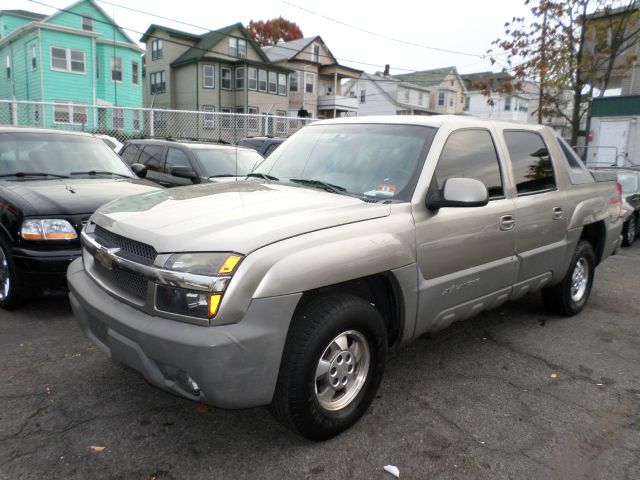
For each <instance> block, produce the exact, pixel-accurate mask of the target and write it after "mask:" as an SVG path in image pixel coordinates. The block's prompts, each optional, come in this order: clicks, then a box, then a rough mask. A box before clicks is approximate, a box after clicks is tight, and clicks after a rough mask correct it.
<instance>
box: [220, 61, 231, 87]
mask: <svg viewBox="0 0 640 480" xmlns="http://www.w3.org/2000/svg"><path fill="white" fill-rule="evenodd" d="M224 70H227V71H228V72H229V88H227V87H225V86H224V83H223V82H224V75H223V73H222V72H223V71H224ZM220 90H233V68H231V67H223V66H220Z"/></svg>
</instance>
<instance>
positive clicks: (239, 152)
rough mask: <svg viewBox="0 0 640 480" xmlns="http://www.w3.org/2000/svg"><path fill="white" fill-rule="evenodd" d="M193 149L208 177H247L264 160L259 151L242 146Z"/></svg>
mask: <svg viewBox="0 0 640 480" xmlns="http://www.w3.org/2000/svg"><path fill="white" fill-rule="evenodd" d="M193 151H194V152H195V154H196V157H198V160H200V163H201V164H202V168H203V169H204V172H205V175H206V176H208V177H215V176H232V177H245V176H246V175H247V174H248V173H249V172H251V170H253V169H254V168H255V166H256V165H258V163H260V162H261V161H262V160H263V159H262V156H261V155H260V154H259V153H257V152H255V151H253V150H244V149H240V148H197V149H194V150H193Z"/></svg>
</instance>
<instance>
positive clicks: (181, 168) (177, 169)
mask: <svg viewBox="0 0 640 480" xmlns="http://www.w3.org/2000/svg"><path fill="white" fill-rule="evenodd" d="M120 156H121V157H122V158H123V159H124V161H125V162H127V163H128V164H130V165H132V164H134V163H140V164H142V165H144V166H145V167H146V168H147V177H146V178H147V179H148V180H151V181H153V182H156V183H158V184H159V185H162V186H164V187H177V186H185V185H193V184H196V183H203V182H224V181H233V180H236V179H238V178H244V177H246V176H247V174H248V173H251V171H252V170H253V168H254V167H255V166H256V165H257V164H259V163H260V162H261V161H262V160H263V158H262V156H260V155H259V154H258V153H257V152H256V151H254V150H252V149H250V148H242V147H236V146H232V145H226V144H217V143H206V142H196V141H177V140H166V139H149V140H132V141H130V142H128V143H127V144H126V145H125V146H124V147H123V148H122V150H121V151H120Z"/></svg>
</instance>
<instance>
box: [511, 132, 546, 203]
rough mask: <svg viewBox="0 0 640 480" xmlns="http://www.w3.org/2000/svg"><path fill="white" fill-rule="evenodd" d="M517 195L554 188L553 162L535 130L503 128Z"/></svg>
mask: <svg viewBox="0 0 640 480" xmlns="http://www.w3.org/2000/svg"><path fill="white" fill-rule="evenodd" d="M504 139H505V142H506V143H507V149H508V150H509V156H510V157H511V165H512V167H513V176H514V180H515V182H516V188H517V191H518V195H527V194H532V193H539V192H544V191H547V190H553V189H555V188H556V178H555V175H554V173H553V163H552V162H551V157H550V156H549V151H548V150H547V146H546V145H545V143H544V141H543V140H542V137H541V136H540V135H538V134H537V133H535V132H524V131H514V130H505V132H504Z"/></svg>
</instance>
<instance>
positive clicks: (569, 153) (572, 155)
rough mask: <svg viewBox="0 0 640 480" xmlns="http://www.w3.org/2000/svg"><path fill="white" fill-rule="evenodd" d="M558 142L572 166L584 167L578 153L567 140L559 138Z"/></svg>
mask: <svg viewBox="0 0 640 480" xmlns="http://www.w3.org/2000/svg"><path fill="white" fill-rule="evenodd" d="M558 143H559V144H560V148H561V149H562V153H564V156H565V158H566V159H567V163H569V166H570V167H571V168H582V163H581V162H580V160H579V158H578V155H576V152H574V151H573V149H572V148H571V147H569V145H567V142H565V141H564V140H563V139H562V138H558Z"/></svg>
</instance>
